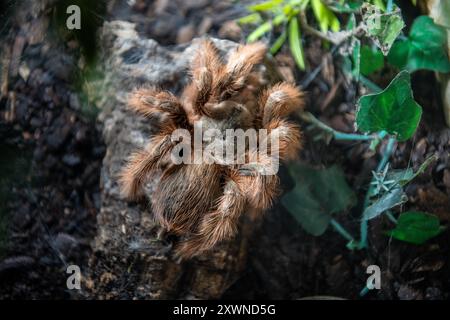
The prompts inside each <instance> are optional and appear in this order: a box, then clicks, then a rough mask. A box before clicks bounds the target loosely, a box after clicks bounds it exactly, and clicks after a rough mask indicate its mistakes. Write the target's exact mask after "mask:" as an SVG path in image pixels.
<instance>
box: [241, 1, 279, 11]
mask: <svg viewBox="0 0 450 320" xmlns="http://www.w3.org/2000/svg"><path fill="white" fill-rule="evenodd" d="M282 2H283V0H270V1H266V2H262V3H258V4H255V5H252V6H249V7H248V9H249V10H251V11H270V10H272V9H275V8H277V7H278V6H279V5H280V4H281V3H282Z"/></svg>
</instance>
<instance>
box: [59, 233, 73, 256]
mask: <svg viewBox="0 0 450 320" xmlns="http://www.w3.org/2000/svg"><path fill="white" fill-rule="evenodd" d="M54 245H55V248H56V249H57V250H59V251H61V253H63V254H64V255H67V254H68V253H69V252H70V251H71V250H72V249H74V248H75V247H76V246H77V245H78V240H77V239H75V238H74V237H73V236H71V235H70V234H67V233H58V235H57V236H56V238H55V241H54Z"/></svg>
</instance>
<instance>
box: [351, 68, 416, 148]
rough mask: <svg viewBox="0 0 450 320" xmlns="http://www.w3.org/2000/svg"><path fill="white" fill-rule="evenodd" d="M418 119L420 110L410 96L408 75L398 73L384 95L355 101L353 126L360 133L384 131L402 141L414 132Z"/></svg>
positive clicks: (404, 72) (364, 97)
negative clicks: (355, 109)
mask: <svg viewBox="0 0 450 320" xmlns="http://www.w3.org/2000/svg"><path fill="white" fill-rule="evenodd" d="M421 115H422V108H421V107H420V105H419V104H418V103H417V102H416V101H414V98H413V95H412V89H411V79H410V74H409V72H407V71H402V72H401V73H399V74H398V75H397V76H396V77H395V79H394V80H392V82H391V83H390V84H389V85H388V87H387V88H386V89H385V90H384V91H382V92H380V93H376V94H370V95H366V96H363V97H361V98H360V99H359V101H358V110H357V114H356V125H357V127H358V129H359V130H361V131H362V132H370V133H374V132H378V131H381V130H384V131H387V132H388V133H390V134H392V135H396V137H397V139H398V140H399V141H405V140H407V139H409V138H411V137H412V135H413V134H414V132H415V131H416V128H417V126H418V124H419V121H420V117H421Z"/></svg>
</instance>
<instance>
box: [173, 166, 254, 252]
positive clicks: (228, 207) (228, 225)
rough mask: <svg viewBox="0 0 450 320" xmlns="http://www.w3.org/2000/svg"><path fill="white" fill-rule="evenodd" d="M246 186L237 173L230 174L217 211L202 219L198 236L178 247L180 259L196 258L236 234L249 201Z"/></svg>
mask: <svg viewBox="0 0 450 320" xmlns="http://www.w3.org/2000/svg"><path fill="white" fill-rule="evenodd" d="M244 185H245V181H244V180H243V179H242V177H240V176H239V174H238V173H237V172H236V171H233V172H231V173H230V174H229V176H228V180H227V182H226V184H225V187H224V193H223V195H222V196H221V197H220V198H219V200H218V204H217V207H216V209H215V210H214V211H212V212H209V213H207V214H206V215H205V216H204V217H203V218H202V220H201V221H200V224H199V227H198V229H197V232H196V234H194V235H193V236H192V237H191V238H189V239H188V240H186V241H184V242H181V243H180V244H179V245H178V246H177V248H176V249H175V254H176V255H177V256H178V257H180V258H182V259H188V258H191V257H194V256H196V255H199V254H201V253H203V252H205V251H207V250H210V249H211V248H213V247H214V246H215V245H216V244H217V243H218V242H220V241H222V240H225V239H229V238H231V237H232V236H234V235H235V234H236V232H237V225H238V221H239V217H240V216H241V214H242V212H243V211H244V209H245V206H246V201H247V199H246V196H245V193H244V191H243V187H244Z"/></svg>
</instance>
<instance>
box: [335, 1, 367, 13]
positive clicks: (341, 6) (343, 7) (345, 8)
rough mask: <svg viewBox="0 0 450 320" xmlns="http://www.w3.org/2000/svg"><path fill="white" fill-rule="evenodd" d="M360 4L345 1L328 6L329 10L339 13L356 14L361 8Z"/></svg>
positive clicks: (358, 2)
mask: <svg viewBox="0 0 450 320" xmlns="http://www.w3.org/2000/svg"><path fill="white" fill-rule="evenodd" d="M361 6H362V3H361V2H360V1H351V0H348V1H345V2H343V3H334V4H331V5H329V8H330V9H331V10H333V11H335V12H339V13H356V12H358V10H359V9H360V8H361Z"/></svg>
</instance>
